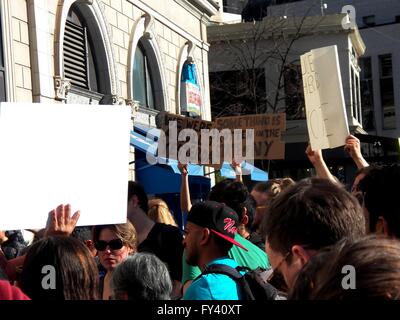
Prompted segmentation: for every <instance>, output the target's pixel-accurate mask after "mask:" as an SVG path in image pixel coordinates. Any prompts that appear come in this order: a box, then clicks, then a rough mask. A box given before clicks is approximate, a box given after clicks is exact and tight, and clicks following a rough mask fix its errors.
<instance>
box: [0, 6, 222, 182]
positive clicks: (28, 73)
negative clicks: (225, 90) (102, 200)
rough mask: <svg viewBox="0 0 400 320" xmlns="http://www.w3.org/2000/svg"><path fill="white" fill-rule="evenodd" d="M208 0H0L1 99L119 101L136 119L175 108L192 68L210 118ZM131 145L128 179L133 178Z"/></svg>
mask: <svg viewBox="0 0 400 320" xmlns="http://www.w3.org/2000/svg"><path fill="white" fill-rule="evenodd" d="M217 11H218V5H217V4H216V3H215V2H214V1H212V0H163V1H159V0H146V1H144V0H143V1H141V0H12V1H11V0H2V1H1V2H0V19H1V32H0V41H1V45H0V100H1V101H9V102H28V103H30V102H38V103H66V104H71V103H78V104H124V105H125V104H126V105H129V106H131V108H132V121H133V122H132V130H134V127H135V126H136V125H142V126H144V127H149V128H151V127H154V126H155V116H156V114H157V113H158V112H159V111H169V112H172V113H182V111H183V110H182V108H181V107H182V100H181V91H182V90H184V89H185V87H184V86H183V84H182V81H181V76H182V70H183V69H184V66H185V65H186V64H191V65H194V66H195V68H196V71H197V73H196V79H195V80H196V81H195V82H196V83H197V85H198V88H199V95H200V101H201V105H200V106H199V108H200V112H201V117H202V118H203V119H211V112H210V99H209V80H208V51H209V44H208V42H207V32H206V25H207V24H208V22H209V19H210V17H211V16H212V15H214V14H216V13H217ZM136 169H137V165H136V164H135V148H134V147H133V146H132V150H131V164H130V166H129V177H130V179H134V178H135V170H136Z"/></svg>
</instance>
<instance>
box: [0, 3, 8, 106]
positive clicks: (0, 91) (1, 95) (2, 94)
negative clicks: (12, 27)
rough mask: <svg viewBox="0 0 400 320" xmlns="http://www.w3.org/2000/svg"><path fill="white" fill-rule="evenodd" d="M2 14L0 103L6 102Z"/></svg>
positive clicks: (0, 18) (0, 22)
mask: <svg viewBox="0 0 400 320" xmlns="http://www.w3.org/2000/svg"><path fill="white" fill-rule="evenodd" d="M1 15H2V12H1V10H0V101H6V100H7V96H6V81H5V66H4V56H3V28H2V17H1Z"/></svg>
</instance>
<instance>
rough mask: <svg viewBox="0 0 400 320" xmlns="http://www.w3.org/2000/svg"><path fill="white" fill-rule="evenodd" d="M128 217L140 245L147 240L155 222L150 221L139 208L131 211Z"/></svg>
mask: <svg viewBox="0 0 400 320" xmlns="http://www.w3.org/2000/svg"><path fill="white" fill-rule="evenodd" d="M128 217H129V220H130V222H132V224H133V226H134V227H135V229H136V232H137V237H138V244H140V243H142V242H143V241H144V240H145V239H146V238H147V236H148V235H149V232H150V231H151V229H152V228H153V227H154V225H155V222H154V221H153V220H151V219H150V218H149V217H148V216H147V215H146V213H145V212H144V211H143V210H142V209H140V208H135V210H133V212H131V213H130V214H129V215H128Z"/></svg>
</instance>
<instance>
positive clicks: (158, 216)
mask: <svg viewBox="0 0 400 320" xmlns="http://www.w3.org/2000/svg"><path fill="white" fill-rule="evenodd" d="M148 216H149V218H150V219H151V220H153V221H154V222H158V223H164V224H169V225H171V226H175V227H178V224H177V223H176V221H175V219H174V216H173V215H172V213H171V211H169V208H168V205H167V203H166V202H165V201H164V200H162V199H160V198H155V199H151V200H149V212H148Z"/></svg>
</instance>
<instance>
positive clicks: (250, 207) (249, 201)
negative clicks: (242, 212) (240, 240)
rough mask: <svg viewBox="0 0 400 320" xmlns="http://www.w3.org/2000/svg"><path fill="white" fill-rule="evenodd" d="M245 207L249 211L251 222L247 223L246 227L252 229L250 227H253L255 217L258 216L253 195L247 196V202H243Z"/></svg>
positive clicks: (248, 215)
mask: <svg viewBox="0 0 400 320" xmlns="http://www.w3.org/2000/svg"><path fill="white" fill-rule="evenodd" d="M243 207H245V208H246V209H247V217H248V218H249V221H248V222H247V225H246V227H247V228H248V229H250V227H251V226H252V225H253V222H254V217H255V216H256V207H257V202H256V200H255V199H254V198H253V196H252V195H250V194H249V195H248V196H247V198H246V200H245V201H244V202H243Z"/></svg>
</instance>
